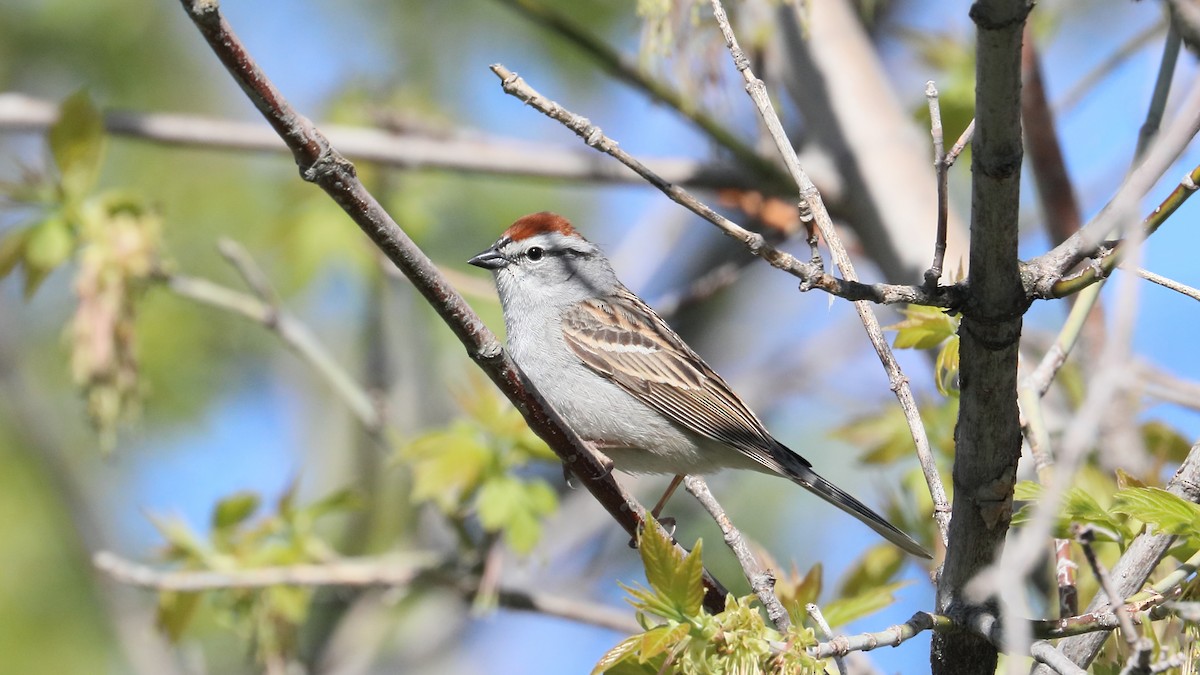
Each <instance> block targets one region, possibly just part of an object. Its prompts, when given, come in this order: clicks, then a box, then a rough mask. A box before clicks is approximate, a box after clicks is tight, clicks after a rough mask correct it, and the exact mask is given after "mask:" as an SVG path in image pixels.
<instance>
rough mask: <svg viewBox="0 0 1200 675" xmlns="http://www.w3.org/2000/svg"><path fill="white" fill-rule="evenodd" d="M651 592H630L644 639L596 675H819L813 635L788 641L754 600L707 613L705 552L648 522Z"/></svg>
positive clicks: (799, 631) (612, 653)
mask: <svg viewBox="0 0 1200 675" xmlns="http://www.w3.org/2000/svg"><path fill="white" fill-rule="evenodd" d="M638 549H639V551H640V553H641V558H642V565H643V566H644V567H645V571H646V581H647V582H648V583H649V585H650V587H649V588H645V587H642V586H633V587H628V586H627V587H625V589H626V591H627V592H628V593H629V595H630V598H629V602H630V604H632V605H633V607H634V608H635V609H636V610H637V617H638V621H639V622H640V623H641V624H642V626H643V627H645V628H646V630H645V632H642V633H639V634H637V635H632V636H630V637H628V638H626V639H624V640H622V641H621V642H620V643H618V644H617V645H616V646H615V647H613V648H612V649H611V650H609V651H608V653H606V654H605V655H604V656H603V657H601V659H600V661H599V663H597V664H596V667H595V669H593V671H592V672H593V674H594V675H595V674H597V673H610V674H633V673H640V674H646V675H650V674H655V673H686V674H690V673H713V674H718V673H747V674H749V673H801V674H803V673H822V672H824V664H823V663H822V661H821V660H819V659H815V658H813V657H811V656H809V654H808V652H807V648H808V647H810V646H812V645H815V644H816V642H817V640H816V637H815V635H814V633H813V631H812V629H811V628H807V627H802V626H800V624H798V623H797V624H794V625H793V627H792V628H790V629H789V630H788V631H787V632H786V633H780V632H779V631H777V630H775V629H774V628H772V627H770V626H769V625H767V623H766V621H765V620H764V619H763V616H762V613H761V612H760V611H759V609H758V608H757V607H756V606H755V602H756V599H755V597H754V596H745V597H741V598H738V597H735V596H732V595H730V596H728V597H726V600H725V609H724V610H723V611H721V612H720V613H718V614H710V613H708V612H707V611H706V610H705V609H704V606H703V601H704V585H703V583H702V581H701V577H702V574H703V571H704V563H703V551H702V549H703V544H702V542H701V541H699V540H697V542H696V545H695V546H694V547H693V548H692V550H691V552H690V553H688V554H687V555H686V556H685V555H684V554H683V552H682V551H680V550H679V549H678V548H677V547H676V546H675V544H674V543H673V542H672V541H671V540H670V538H668V537H667V536H665V534H664V533H663V531H662V530H661V528H659V527H658V526H657V524H656V523H654V522H650V523H648V524H647V525H646V527H645V528H644V529H643V531H642V533H641V536H640V537H639V538H638Z"/></svg>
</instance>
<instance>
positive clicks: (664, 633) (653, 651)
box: [638, 623, 692, 663]
mask: <svg viewBox="0 0 1200 675" xmlns="http://www.w3.org/2000/svg"><path fill="white" fill-rule="evenodd" d="M691 629H692V627H691V626H690V625H688V624H686V623H680V624H676V625H674V626H671V625H670V624H665V625H662V626H659V627H657V628H652V629H650V630H648V631H646V632H645V633H642V639H641V640H640V641H638V662H639V663H646V662H647V661H649V660H650V659H652V658H654V657H655V656H658V655H659V654H661V653H663V652H664V651H666V650H668V649H671V648H672V647H674V646H675V645H676V644H678V643H679V641H680V640H682V639H684V638H686V637H687V636H688V633H689V632H691Z"/></svg>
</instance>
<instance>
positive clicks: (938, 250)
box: [925, 80, 950, 288]
mask: <svg viewBox="0 0 1200 675" xmlns="http://www.w3.org/2000/svg"><path fill="white" fill-rule="evenodd" d="M925 98H926V99H928V100H929V134H930V135H931V136H932V137H933V168H934V170H935V171H936V172H937V207H938V210H937V239H936V240H935V241H934V244H933V264H932V265H930V266H929V269H928V270H926V272H925V285H926V286H929V287H930V288H933V287H936V286H937V283H938V279H941V278H942V262H943V261H944V260H945V259H946V226H947V222H948V221H949V219H950V213H949V211H950V196H949V192H950V185H949V177H950V166H949V165H948V164H946V142H945V139H944V138H943V133H944V132H943V131H942V107H941V105H940V104H939V102H938V90H937V87H936V86H935V85H934V83H933V80H930V81H928V82H926V83H925Z"/></svg>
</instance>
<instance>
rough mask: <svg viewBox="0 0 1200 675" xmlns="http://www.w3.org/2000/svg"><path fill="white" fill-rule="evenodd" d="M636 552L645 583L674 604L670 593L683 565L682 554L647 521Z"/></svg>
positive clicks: (658, 529)
mask: <svg viewBox="0 0 1200 675" xmlns="http://www.w3.org/2000/svg"><path fill="white" fill-rule="evenodd" d="M638 551H639V552H640V553H641V556H642V566H643V567H644V568H645V570H646V581H648V582H649V583H650V586H651V587H652V588H653V589H654V590H656V591H658V592H659V593H661V594H662V595H663V597H665V598H668V599H670V600H671V601H672V602H676V598H673V597H672V596H671V592H672V590H674V588H675V577H676V575H677V574H678V570H679V568H680V567H681V566H682V563H683V554H682V553H681V552H680V551H679V550H678V549H676V548H675V544H674V543H673V542H672V541H671V540H670V539H669V538H668V537H666V536H664V535H663V533H662V531H661V530H660V528H658V527H655V526H654V523H653V522H649V521H648V522H647V523H646V525H645V527H643V528H642V535H641V536H640V537H639V538H638ZM677 604H683V603H677Z"/></svg>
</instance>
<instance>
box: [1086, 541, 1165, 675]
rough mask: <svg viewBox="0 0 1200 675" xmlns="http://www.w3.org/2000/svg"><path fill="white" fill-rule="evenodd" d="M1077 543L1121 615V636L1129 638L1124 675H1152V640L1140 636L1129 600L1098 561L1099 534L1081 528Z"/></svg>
mask: <svg viewBox="0 0 1200 675" xmlns="http://www.w3.org/2000/svg"><path fill="white" fill-rule="evenodd" d="M1073 530H1074V533H1075V540H1076V541H1078V542H1079V545H1080V546H1081V547H1082V548H1083V556H1084V559H1086V560H1087V563H1088V566H1089V567H1091V569H1092V574H1093V575H1095V577H1096V579H1097V580H1098V581H1099V582H1100V587H1101V588H1103V589H1104V593H1105V594H1106V595H1107V596H1108V597H1109V600H1110V602H1112V603H1114V604H1115V606H1114V608H1113V611H1114V613H1115V614H1116V615H1117V621H1119V622H1120V624H1121V634H1122V635H1124V636H1125V644H1126V645H1127V646H1128V647H1129V652H1130V653H1129V660H1128V662H1127V663H1126V666H1125V667H1124V668H1122V669H1121V675H1146V674H1148V673H1149V672H1150V654H1151V651H1152V650H1153V646H1152V645H1151V643H1150V640H1148V639H1147V638H1145V637H1144V636H1141V635H1138V632H1137V629H1136V628H1134V626H1133V620H1132V619H1131V618H1130V616H1129V610H1128V609H1126V607H1125V599H1124V598H1122V597H1121V592H1120V591H1119V590H1118V589H1117V587H1116V585H1115V584H1113V580H1112V576H1111V575H1110V574H1109V573H1108V570H1107V569H1106V568H1105V567H1104V565H1101V564H1100V561H1099V560H1097V559H1096V552H1095V551H1094V550H1093V549H1092V542H1093V541H1095V534H1094V532H1093V528H1092V527H1091V526H1078V525H1076V526H1075V527H1074V528H1073Z"/></svg>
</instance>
